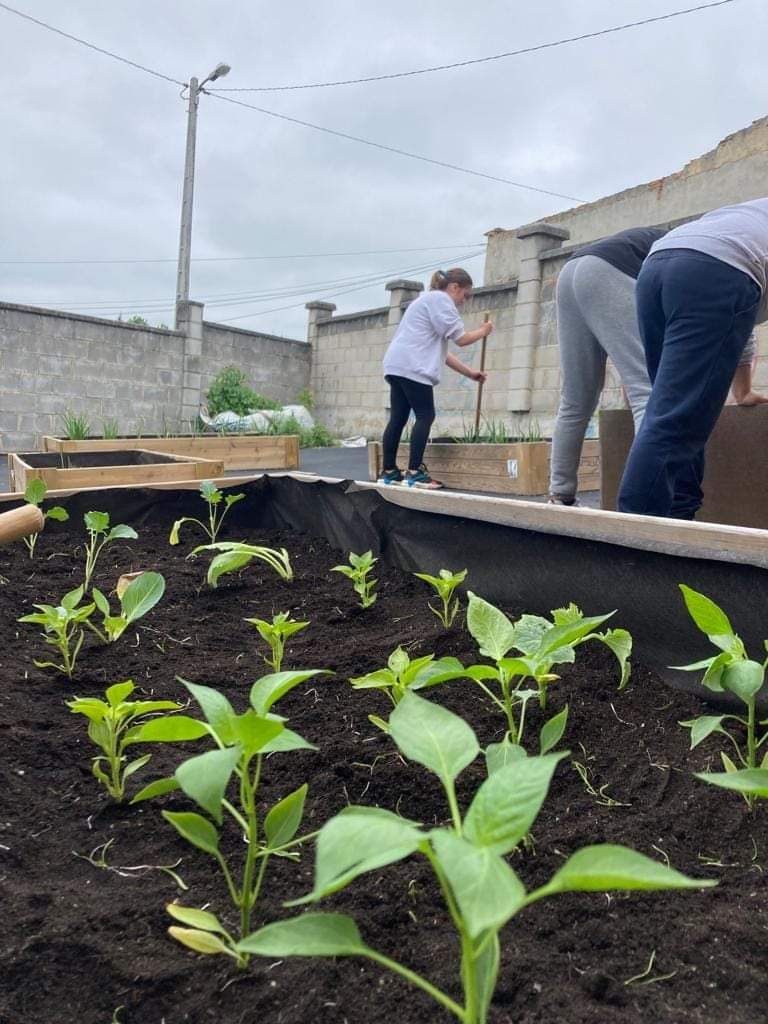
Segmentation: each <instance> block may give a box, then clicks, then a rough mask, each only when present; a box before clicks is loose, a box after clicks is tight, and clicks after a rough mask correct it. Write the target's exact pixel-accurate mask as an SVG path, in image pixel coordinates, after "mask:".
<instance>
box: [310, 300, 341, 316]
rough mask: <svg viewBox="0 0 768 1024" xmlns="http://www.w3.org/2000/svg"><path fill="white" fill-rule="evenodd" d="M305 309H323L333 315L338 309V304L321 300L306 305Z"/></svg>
mask: <svg viewBox="0 0 768 1024" xmlns="http://www.w3.org/2000/svg"><path fill="white" fill-rule="evenodd" d="M304 309H323V310H325V311H326V312H328V313H333V312H334V311H335V309H336V303H335V302H321V301H320V300H319V299H315V300H314V301H313V302H307V303H305V305H304Z"/></svg>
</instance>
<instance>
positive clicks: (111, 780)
mask: <svg viewBox="0 0 768 1024" xmlns="http://www.w3.org/2000/svg"><path fill="white" fill-rule="evenodd" d="M134 689H135V687H134V685H133V681H132V680H130V679H127V680H126V681H125V682H124V683H115V684H114V686H110V687H109V688H108V689H107V690H106V692H105V697H106V700H100V699H99V698H98V697H75V698H74V699H73V700H68V701H67V707H68V708H69V710H70V711H71V712H73V714H76V715H84V716H85V717H86V718H87V719H88V736H89V738H90V739H91V741H92V742H93V743H95V745H96V746H97V747H98V748H99V749H100V750H101V751H102V753H101V754H99V755H98V757H94V759H93V762H92V765H91V769H92V771H93V774H94V776H95V777H96V778H97V779H98V781H99V782H100V783H101V784H102V785H103V786H104V788H105V789H106V791H107V792H108V793H109V795H110V796H111V797H112V799H113V800H114V801H116V802H117V803H122V802H123V800H125V784H126V782H127V780H128V779H129V778H130V776H131V775H133V774H135V773H136V772H137V771H139V770H140V769H141V768H143V767H144V765H145V764H146V763H147V762H148V761H149V759H150V758H151V756H152V755H151V754H144V756H143V757H137V758H136V759H135V760H133V761H129V760H128V757H127V751H128V748H129V747H130V746H131V745H133V744H135V743H157V742H163V743H169V742H174V741H176V742H178V741H181V740H196V739H199V738H200V737H201V736H205V735H206V733H207V729H206V727H205V724H204V723H203V722H198V721H197V720H196V719H194V718H188V717H187V716H185V715H165V716H163V717H152V718H150V717H148V716H150V715H154V716H157V713H158V712H161V711H178V710H180V708H181V706H182V705H181V704H177V703H176V702H175V701H173V700H128V698H129V697H130V696H131V694H132V693H133V691H134Z"/></svg>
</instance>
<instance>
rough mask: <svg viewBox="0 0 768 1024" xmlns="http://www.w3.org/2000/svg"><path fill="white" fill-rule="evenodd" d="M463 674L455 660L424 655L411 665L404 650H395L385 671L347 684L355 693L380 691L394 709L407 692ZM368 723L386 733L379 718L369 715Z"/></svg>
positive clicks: (369, 674)
mask: <svg viewBox="0 0 768 1024" xmlns="http://www.w3.org/2000/svg"><path fill="white" fill-rule="evenodd" d="M464 674H465V673H464V666H463V665H462V664H461V662H460V661H459V660H458V658H438V659H437V660H435V656H434V654H427V655H424V657H422V658H416V659H414V660H413V661H411V659H410V658H409V656H408V655H407V654H406V652H405V651H404V650H403V648H402V647H398V648H397V650H395V651H393V652H392V654H390V656H389V658H388V660H387V667H386V668H380V669H376V671H375V672H369V673H368V675H365V676H357V677H356V678H354V679H350V680H349V681H350V683H351V684H352V686H354V688H355V689H356V690H382V691H383V692H384V693H386V694H387V696H388V697H389V699H390V700H391V701H392V704H393V705H394V706H395V707H397V705H398V704H399V703H400V701H401V700H402V699H403V697H404V696H405V695H406V693H408V692H409V690H424V689H426V688H427V687H428V686H437V685H438V683H445V682H447V681H448V680H449V679H458V678H460V677H461V676H463V675H464ZM368 721H369V722H372V723H373V724H374V725H375V726H377V727H378V728H379V729H382V730H383V731H384V732H388V731H389V726H388V725H387V723H386V722H385V721H383V719H381V718H379V716H378V715H368Z"/></svg>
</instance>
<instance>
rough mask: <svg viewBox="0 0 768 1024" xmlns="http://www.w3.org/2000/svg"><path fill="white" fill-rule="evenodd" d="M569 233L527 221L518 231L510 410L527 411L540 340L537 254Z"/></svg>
mask: <svg viewBox="0 0 768 1024" xmlns="http://www.w3.org/2000/svg"><path fill="white" fill-rule="evenodd" d="M569 237H570V233H569V232H568V231H566V230H565V228H559V227H557V226H555V225H554V224H543V223H537V224H529V225H528V226H527V227H524V228H520V230H519V231H518V232H517V238H518V254H519V258H520V275H519V277H518V282H517V302H516V303H515V317H514V324H513V328H512V358H511V361H510V374H509V388H508V394H509V399H508V405H509V411H510V412H530V410H531V400H532V394H533V371H534V368H535V365H536V346H537V345H538V343H539V313H540V304H541V262H540V260H539V254H540V253H541V252H543V251H544V250H545V249H553V248H556V247H557V246H559V245H561V244H562V243H563V242H564V241H565V239H567V238H569Z"/></svg>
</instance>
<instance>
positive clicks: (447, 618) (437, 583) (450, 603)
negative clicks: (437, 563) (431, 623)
mask: <svg viewBox="0 0 768 1024" xmlns="http://www.w3.org/2000/svg"><path fill="white" fill-rule="evenodd" d="M413 575H414V576H416V577H417V578H418V579H420V580H424V582H425V583H429V585H430V586H431V587H432V588H433V589H434V591H435V593H436V594H437V596H438V597H439V598H440V600H441V601H442V608H435V606H434V605H432V604H430V606H429V608H430V611H432V612H434V614H435V615H436V616H437V617H438V619H440V621H441V622H442V624H443V626H444V627H445V628H446V629H450V628H451V626H452V625H453V621H454V619H455V618H456V616H457V615H458V613H459V599H458V597H455V596H454V593H453V592H454V590H455V589H456V587H458V586H459V584H460V583H463V582H464V580H465V579H466V578H467V570H466V569H462V570H461V572H455V573H452V572H449V570H448V569H441V570H440V575H439V576H429V575H428V574H427V573H425V572H415V573H414V574H413Z"/></svg>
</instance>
